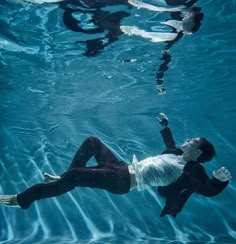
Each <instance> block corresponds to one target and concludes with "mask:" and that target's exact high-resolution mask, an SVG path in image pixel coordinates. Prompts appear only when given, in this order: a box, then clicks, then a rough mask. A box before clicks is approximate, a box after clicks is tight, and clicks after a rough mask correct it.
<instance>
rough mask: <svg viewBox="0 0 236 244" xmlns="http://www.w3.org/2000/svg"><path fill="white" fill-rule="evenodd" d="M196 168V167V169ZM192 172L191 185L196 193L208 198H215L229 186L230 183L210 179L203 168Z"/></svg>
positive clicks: (213, 178)
mask: <svg viewBox="0 0 236 244" xmlns="http://www.w3.org/2000/svg"><path fill="white" fill-rule="evenodd" d="M194 168H195V167H194ZM194 168H193V170H194V172H191V175H190V178H191V185H192V187H193V189H194V192H196V193H198V194H201V195H203V196H207V197H213V196H216V195H218V194H219V193H221V192H222V191H223V190H224V189H225V187H226V186H227V185H228V184H229V181H225V182H222V181H220V180H218V179H216V178H215V177H212V178H209V177H208V175H207V174H206V172H205V170H204V168H203V166H200V167H197V168H195V169H194Z"/></svg>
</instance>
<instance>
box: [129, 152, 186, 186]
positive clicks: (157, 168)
mask: <svg viewBox="0 0 236 244" xmlns="http://www.w3.org/2000/svg"><path fill="white" fill-rule="evenodd" d="M185 164H186V161H184V160H183V157H182V156H177V155H174V154H162V155H158V156H155V157H148V158H145V159H144V160H141V161H139V162H138V160H137V158H136V157H135V155H134V157H133V162H132V164H131V165H129V170H130V171H133V172H134V173H135V177H136V181H137V189H138V191H142V190H145V189H146V188H147V187H148V186H166V185H169V184H170V183H173V182H174V181H176V180H177V179H178V178H179V176H180V175H181V174H182V172H183V168H184V166H185Z"/></svg>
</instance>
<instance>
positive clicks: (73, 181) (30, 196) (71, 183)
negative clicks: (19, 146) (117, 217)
mask: <svg viewBox="0 0 236 244" xmlns="http://www.w3.org/2000/svg"><path fill="white" fill-rule="evenodd" d="M77 186H80V187H90V188H99V189H104V190H107V191H109V192H112V193H115V194H124V193H127V192H129V189H130V175H129V172H128V166H116V167H114V168H105V167H103V168H102V167H100V166H97V167H90V168H77V169H72V170H69V171H67V172H66V173H64V174H63V175H62V178H61V179H60V180H57V181H55V182H52V183H48V184H37V185H34V186H32V187H30V188H28V189H27V190H26V191H24V192H22V193H20V194H18V195H17V200H18V203H19V205H20V206H21V208H23V209H26V208H28V207H29V206H30V205H31V203H32V202H34V201H36V200H40V199H44V198H50V197H55V196H59V195H61V194H64V193H66V192H68V191H71V190H73V189H74V188H75V187H77Z"/></svg>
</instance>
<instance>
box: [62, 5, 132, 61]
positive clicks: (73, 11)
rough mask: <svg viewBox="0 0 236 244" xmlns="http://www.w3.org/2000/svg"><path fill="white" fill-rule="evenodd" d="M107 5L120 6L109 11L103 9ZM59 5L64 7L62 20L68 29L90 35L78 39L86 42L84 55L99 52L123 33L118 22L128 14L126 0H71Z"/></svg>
mask: <svg viewBox="0 0 236 244" xmlns="http://www.w3.org/2000/svg"><path fill="white" fill-rule="evenodd" d="M122 5H123V6H122ZM107 6H110V7H111V6H121V10H117V9H119V8H118V7H117V8H116V11H114V10H113V11H112V10H110V11H109V10H107V9H105V7H107ZM60 7H61V8H62V9H64V14H63V21H64V24H65V26H66V27H67V28H68V29H70V30H72V31H75V32H79V33H84V34H90V35H91V36H90V37H89V39H88V38H87V40H84V41H78V42H82V43H86V51H85V53H84V55H85V56H87V57H91V56H95V55H97V54H99V53H100V52H102V51H103V50H104V48H105V47H106V46H107V45H109V44H110V43H112V42H114V41H116V40H118V38H119V36H120V35H122V34H123V33H122V31H121V30H120V22H121V20H122V19H123V18H124V17H127V16H129V15H130V13H129V9H128V7H129V5H128V2H127V0H118V1H117V0H113V1H111V0H105V1H104V0H100V1H93V0H84V1H76V0H72V1H66V2H63V3H61V4H60Z"/></svg>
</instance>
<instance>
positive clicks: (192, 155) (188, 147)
mask: <svg viewBox="0 0 236 244" xmlns="http://www.w3.org/2000/svg"><path fill="white" fill-rule="evenodd" d="M200 144H201V141H200V138H199V137H198V138H193V139H187V140H186V141H185V142H184V143H183V144H182V146H181V149H182V151H183V152H184V153H183V157H184V159H185V160H186V161H197V159H198V157H199V156H200V155H201V153H202V151H201V150H200V149H199V146H200Z"/></svg>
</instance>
